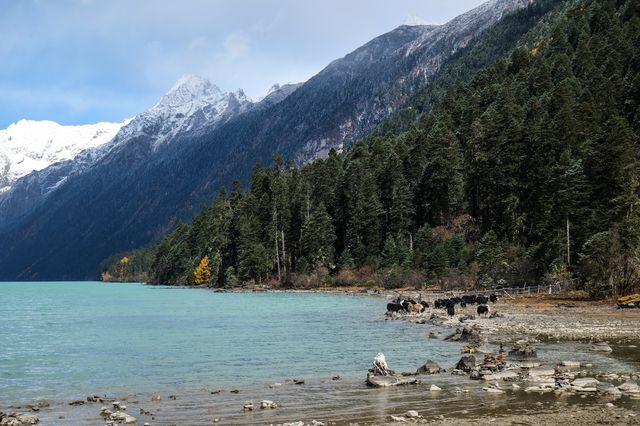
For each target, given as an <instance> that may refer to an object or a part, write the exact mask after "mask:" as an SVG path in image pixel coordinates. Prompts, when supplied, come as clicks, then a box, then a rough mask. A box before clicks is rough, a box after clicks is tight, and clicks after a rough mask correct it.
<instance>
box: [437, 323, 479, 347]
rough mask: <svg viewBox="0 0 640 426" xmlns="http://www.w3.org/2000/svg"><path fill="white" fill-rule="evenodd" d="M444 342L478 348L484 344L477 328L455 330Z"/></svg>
mask: <svg viewBox="0 0 640 426" xmlns="http://www.w3.org/2000/svg"><path fill="white" fill-rule="evenodd" d="M444 340H450V341H452V342H463V343H469V345H471V346H474V347H476V348H477V347H478V346H482V344H483V343H484V338H483V337H482V335H481V334H480V330H479V329H478V328H477V327H462V328H461V329H460V328H457V329H456V332H455V333H453V334H452V335H450V336H448V337H446V338H445V339H444Z"/></svg>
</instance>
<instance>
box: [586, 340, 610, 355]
mask: <svg viewBox="0 0 640 426" xmlns="http://www.w3.org/2000/svg"><path fill="white" fill-rule="evenodd" d="M589 349H590V350H591V352H604V353H610V352H613V349H612V348H611V346H609V344H608V343H607V342H596V343H594V344H592V345H591V347H590V348H589Z"/></svg>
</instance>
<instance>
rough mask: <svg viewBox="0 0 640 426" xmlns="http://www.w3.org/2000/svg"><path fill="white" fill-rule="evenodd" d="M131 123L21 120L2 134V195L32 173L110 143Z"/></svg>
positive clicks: (0, 169) (0, 175)
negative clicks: (70, 122) (71, 122)
mask: <svg viewBox="0 0 640 426" xmlns="http://www.w3.org/2000/svg"><path fill="white" fill-rule="evenodd" d="M128 122H129V120H125V121H124V122H122V123H96V124H87V125H81V126H63V125H61V124H58V123H56V122H54V121H35V120H20V121H18V122H17V123H13V124H11V125H10V126H9V127H8V128H7V129H5V130H0V192H4V191H7V190H8V189H9V188H10V187H11V185H12V184H13V183H14V182H15V181H16V180H17V179H19V178H21V177H22V176H25V175H27V174H29V173H31V172H32V171H36V170H42V169H44V168H45V167H48V166H50V165H51V164H54V163H58V162H60V161H65V160H70V159H72V158H74V157H75V156H76V155H78V154H79V153H80V152H81V151H83V150H85V149H89V148H96V147H98V146H101V145H103V144H105V143H106V142H109V141H110V140H111V139H113V137H114V136H115V135H116V133H118V131H119V130H120V128H122V126H124V125H126V124H127V123H128Z"/></svg>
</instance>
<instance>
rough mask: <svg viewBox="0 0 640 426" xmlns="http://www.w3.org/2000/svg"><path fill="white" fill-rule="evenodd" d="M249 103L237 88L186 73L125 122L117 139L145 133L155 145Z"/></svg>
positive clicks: (225, 117)
mask: <svg viewBox="0 0 640 426" xmlns="http://www.w3.org/2000/svg"><path fill="white" fill-rule="evenodd" d="M252 106H253V102H252V101H251V99H249V98H248V97H247V96H246V95H245V94H244V92H243V91H242V90H240V89H239V90H238V91H236V92H222V91H221V90H220V89H219V88H218V86H216V85H215V84H212V83H211V82H210V81H208V80H206V79H204V78H202V77H199V76H196V75H185V76H183V77H181V78H180V79H179V80H178V81H177V82H176V83H175V84H174V85H173V87H172V88H171V90H169V91H168V92H167V93H166V94H164V95H163V96H162V98H160V101H159V102H158V103H157V104H155V105H154V106H153V107H151V108H149V109H147V110H145V111H144V112H142V113H141V114H139V115H137V116H136V117H135V118H134V119H133V120H132V122H131V123H130V124H129V125H128V126H125V127H124V128H123V129H122V131H121V132H120V134H119V135H118V139H120V140H122V139H130V138H132V137H135V136H139V135H147V136H150V137H152V138H153V139H154V146H158V145H160V144H161V143H163V142H166V141H169V140H171V139H172V138H173V137H174V136H175V135H177V134H180V133H184V132H188V131H190V130H198V129H200V128H202V127H204V126H214V125H220V124H223V123H225V122H226V121H228V120H230V119H231V118H233V117H235V116H237V115H238V114H241V113H243V112H245V111H247V110H249V109H250V108H251V107H252Z"/></svg>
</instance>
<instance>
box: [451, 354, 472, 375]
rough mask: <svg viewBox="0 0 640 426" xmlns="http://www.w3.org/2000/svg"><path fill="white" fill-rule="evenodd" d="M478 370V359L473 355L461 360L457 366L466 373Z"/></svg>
mask: <svg viewBox="0 0 640 426" xmlns="http://www.w3.org/2000/svg"><path fill="white" fill-rule="evenodd" d="M474 368H476V357H475V356H473V355H465V356H463V357H462V358H460V361H458V363H457V364H456V369H457V370H462V371H464V372H466V373H468V372H470V371H471V370H473V369H474Z"/></svg>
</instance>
